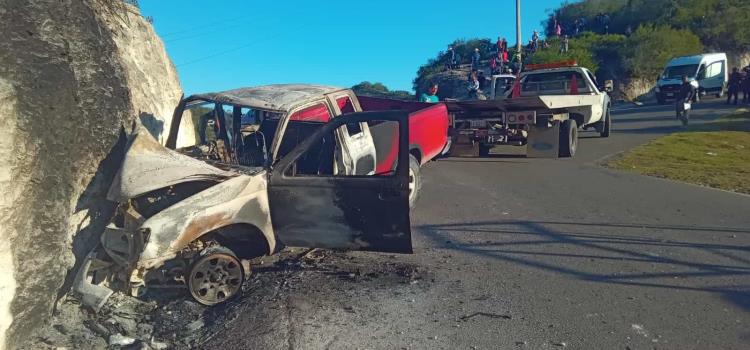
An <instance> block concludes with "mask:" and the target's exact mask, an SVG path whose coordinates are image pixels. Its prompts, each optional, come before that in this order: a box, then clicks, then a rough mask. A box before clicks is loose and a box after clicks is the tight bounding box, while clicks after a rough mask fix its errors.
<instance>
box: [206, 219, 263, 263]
mask: <svg viewBox="0 0 750 350" xmlns="http://www.w3.org/2000/svg"><path fill="white" fill-rule="evenodd" d="M206 237H207V238H209V239H214V240H216V241H217V242H218V243H219V244H221V245H222V246H224V247H227V248H229V249H230V250H231V251H233V252H234V254H236V255H237V257H239V258H241V259H251V258H255V257H259V256H263V255H267V254H269V247H268V240H267V239H266V236H265V235H264V234H263V232H262V231H261V230H260V229H259V228H258V227H256V226H254V225H251V224H232V225H228V226H224V227H220V228H218V229H216V230H215V231H213V232H211V233H209V234H208V235H206Z"/></svg>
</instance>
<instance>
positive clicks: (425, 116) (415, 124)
mask: <svg viewBox="0 0 750 350" xmlns="http://www.w3.org/2000/svg"><path fill="white" fill-rule="evenodd" d="M357 99H358V100H359V105H360V107H362V110H363V111H385V110H407V111H409V112H410V113H409V152H410V153H411V154H412V155H414V156H415V157H416V158H417V160H418V161H419V163H420V165H421V164H425V163H427V162H429V161H430V160H432V159H433V158H435V157H436V156H438V155H439V154H440V153H441V152H442V151H443V148H444V147H445V144H446V142H447V141H448V124H449V122H448V120H449V119H448V108H447V107H446V106H445V105H444V104H442V103H423V102H416V101H400V100H390V99H385V98H377V97H368V96H357ZM377 129H378V126H375V127H374V128H371V130H372V133H373V137H375V138H377V137H378V136H382V133H381V132H379V131H378V130H377ZM378 134H381V135H378ZM387 134H388V135H393V133H392V132H389V133H387ZM390 137H392V136H390ZM378 144H381V145H382V144H383V143H381V142H376V148H378V147H377V145H378ZM390 144H393V143H390ZM394 151H395V152H397V150H395V149H387V150H386V149H382V148H381V149H378V150H377V153H378V159H383V160H385V159H391V158H392V159H395V154H391V153H393V152H394ZM378 163H381V162H380V161H378ZM383 166H385V167H387V165H385V164H383ZM378 168H379V169H378V172H382V171H383V170H384V169H380V168H381V164H378ZM386 170H387V169H386Z"/></svg>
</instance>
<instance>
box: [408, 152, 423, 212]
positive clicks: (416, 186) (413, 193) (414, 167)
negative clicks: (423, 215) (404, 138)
mask: <svg viewBox="0 0 750 350" xmlns="http://www.w3.org/2000/svg"><path fill="white" fill-rule="evenodd" d="M419 170H420V168H419V161H418V160H417V158H416V157H414V156H413V155H409V208H414V206H415V205H416V204H417V199H419V191H420V190H422V178H421V177H420V175H419Z"/></svg>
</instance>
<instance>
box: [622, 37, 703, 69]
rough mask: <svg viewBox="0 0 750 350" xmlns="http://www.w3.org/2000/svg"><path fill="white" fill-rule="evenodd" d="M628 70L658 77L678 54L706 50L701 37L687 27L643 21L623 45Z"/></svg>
mask: <svg viewBox="0 0 750 350" xmlns="http://www.w3.org/2000/svg"><path fill="white" fill-rule="evenodd" d="M621 51H622V53H621V55H622V57H623V58H624V64H625V68H626V69H627V71H628V72H629V73H630V75H631V76H632V77H635V78H655V77H656V76H657V75H658V74H659V73H661V71H662V70H663V69H664V66H665V65H666V64H667V62H668V61H669V60H670V59H672V58H674V57H677V56H685V55H692V54H698V53H701V52H702V51H703V44H701V41H700V39H699V38H698V37H697V36H696V35H695V34H693V33H692V32H691V31H690V30H687V29H674V28H671V27H668V26H654V25H643V26H640V27H638V29H636V31H635V32H634V33H633V35H631V36H630V37H629V38H628V39H627V40H626V42H625V45H624V46H623V47H622V49H621Z"/></svg>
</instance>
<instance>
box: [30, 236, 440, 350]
mask: <svg viewBox="0 0 750 350" xmlns="http://www.w3.org/2000/svg"><path fill="white" fill-rule="evenodd" d="M252 266H253V271H252V275H251V276H250V277H249V278H248V280H247V281H246V283H245V284H244V285H243V290H242V294H241V295H240V296H239V297H237V298H234V299H233V300H231V301H229V302H226V303H224V304H221V305H217V306H214V307H207V306H204V305H201V304H199V303H197V302H195V301H194V300H193V299H192V298H190V296H189V295H188V293H187V290H186V289H181V290H163V291H157V292H154V291H151V292H150V293H149V295H148V296H147V297H146V298H145V299H144V300H140V299H136V298H133V297H129V296H125V295H122V294H118V293H115V294H114V295H113V296H112V297H111V298H110V299H109V300H108V301H107V304H106V305H105V306H104V307H102V309H101V310H100V311H99V312H98V313H94V312H92V311H90V310H88V309H86V308H84V307H82V306H81V305H80V303H79V302H78V300H76V299H75V298H73V297H69V296H68V297H65V298H63V299H61V301H60V302H59V303H58V306H57V308H56V312H55V314H54V316H53V317H52V319H51V320H50V322H49V324H48V325H47V326H46V327H44V328H43V329H41V330H40V331H39V332H37V333H36V335H35V336H33V337H31V339H30V340H29V342H27V344H24V345H23V346H22V347H21V349H58V350H59V349H61V348H67V349H104V348H107V349H176V348H179V349H195V348H218V347H222V346H230V347H231V346H232V344H235V345H238V344H237V343H235V342H234V341H235V340H236V338H235V337H234V334H233V333H236V332H238V330H237V329H236V328H237V327H234V323H235V322H236V321H237V320H238V318H242V320H241V323H242V324H243V327H241V328H243V329H242V331H241V333H242V344H245V345H246V344H253V345H256V346H261V347H263V346H264V344H266V345H269V348H270V345H271V344H267V343H268V339H275V338H278V336H282V337H283V334H278V333H279V332H282V333H283V330H284V329H288V327H279V324H280V323H284V322H287V323H288V322H289V320H282V319H281V318H283V316H284V315H282V313H283V312H281V310H283V309H285V307H286V306H285V303H286V302H288V296H289V295H290V293H294V294H300V293H302V294H304V295H308V296H309V297H310V298H315V299H316V300H318V301H319V302H320V303H322V304H321V305H323V304H326V305H330V306H331V307H336V308H340V309H341V310H342V312H346V313H356V312H357V309H358V307H357V300H356V299H357V298H359V297H363V296H365V294H366V293H368V292H370V291H372V290H387V289H391V288H398V287H400V286H407V285H408V286H410V287H415V286H417V287H419V288H427V285H428V284H429V283H430V281H431V280H432V278H431V274H430V273H428V271H426V270H423V269H422V268H421V267H417V266H415V265H411V264H407V263H403V262H400V261H399V259H398V258H397V256H396V255H382V254H369V253H357V252H348V253H344V252H335V251H329V250H320V249H314V250H301V249H287V250H284V251H283V252H282V253H280V254H277V255H275V256H271V257H264V258H259V259H256V260H254V261H253V262H252ZM420 282H421V283H420ZM287 316H288V315H287ZM248 318H249V319H248ZM248 323H250V324H252V327H251V328H252V329H247V324H248ZM252 337H257V342H254V341H253V339H249V338H252Z"/></svg>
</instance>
